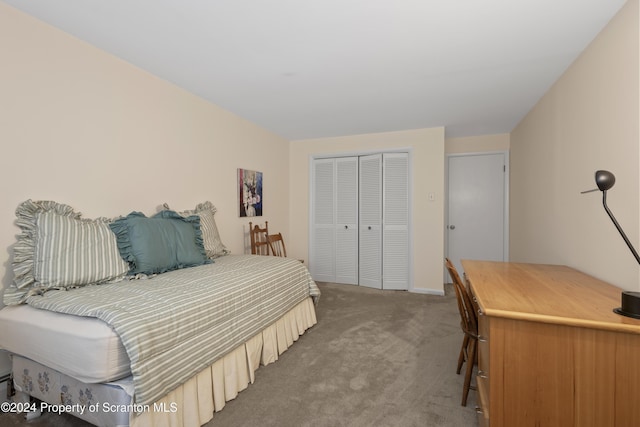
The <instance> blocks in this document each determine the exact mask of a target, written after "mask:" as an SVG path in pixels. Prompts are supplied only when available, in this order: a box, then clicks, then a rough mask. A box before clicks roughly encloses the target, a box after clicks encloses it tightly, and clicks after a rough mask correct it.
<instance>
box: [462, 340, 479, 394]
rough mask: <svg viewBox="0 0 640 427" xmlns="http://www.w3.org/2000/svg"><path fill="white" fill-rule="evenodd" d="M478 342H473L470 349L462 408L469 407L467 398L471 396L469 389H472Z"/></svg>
mask: <svg viewBox="0 0 640 427" xmlns="http://www.w3.org/2000/svg"><path fill="white" fill-rule="evenodd" d="M477 345H478V342H477V340H475V339H473V340H471V346H470V348H469V354H468V355H467V371H466V373H465V376H464V387H463V389H462V406H467V396H468V395H469V389H470V388H471V376H472V374H473V365H475V363H473V361H474V360H476V346H477Z"/></svg>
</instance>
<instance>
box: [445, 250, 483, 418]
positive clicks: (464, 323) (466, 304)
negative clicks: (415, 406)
mask: <svg viewBox="0 0 640 427" xmlns="http://www.w3.org/2000/svg"><path fill="white" fill-rule="evenodd" d="M445 264H446V266H447V270H448V271H449V275H450V276H451V280H453V289H454V290H455V292H456V300H457V302H458V311H459V312H460V327H461V328H462V332H463V333H464V338H463V339H462V347H461V348H460V354H459V356H458V369H457V370H456V373H457V374H459V373H460V370H461V369H462V365H463V363H464V362H467V368H466V372H465V376H464V386H463V389H462V403H461V404H462V406H467V396H468V395H469V390H470V389H472V390H475V387H473V386H472V385H471V376H472V374H473V366H474V365H475V364H476V360H477V357H478V356H477V351H476V350H477V348H478V317H477V314H476V311H475V309H474V305H473V302H472V300H471V296H470V295H469V293H468V292H467V288H466V287H465V286H464V284H463V283H462V280H461V279H460V275H459V274H458V271H457V270H456V267H455V266H454V265H453V263H452V262H451V261H450V260H449V258H446V259H445Z"/></svg>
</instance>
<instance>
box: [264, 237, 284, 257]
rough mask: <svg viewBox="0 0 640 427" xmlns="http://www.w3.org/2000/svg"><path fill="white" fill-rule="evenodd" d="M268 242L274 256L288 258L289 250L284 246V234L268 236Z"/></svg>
mask: <svg viewBox="0 0 640 427" xmlns="http://www.w3.org/2000/svg"><path fill="white" fill-rule="evenodd" d="M267 242H269V248H271V254H273V256H281V257H286V256H287V248H286V247H285V246H284V239H283V238H282V233H278V234H269V235H267Z"/></svg>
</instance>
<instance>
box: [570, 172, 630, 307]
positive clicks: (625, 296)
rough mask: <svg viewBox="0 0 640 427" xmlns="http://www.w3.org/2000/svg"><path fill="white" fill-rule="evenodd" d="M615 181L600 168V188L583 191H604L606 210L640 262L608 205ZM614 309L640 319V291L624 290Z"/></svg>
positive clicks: (610, 174)
mask: <svg viewBox="0 0 640 427" xmlns="http://www.w3.org/2000/svg"><path fill="white" fill-rule="evenodd" d="M615 183H616V177H615V176H614V175H613V174H612V173H611V172H609V171H603V170H599V171H597V172H596V185H597V186H598V188H597V189H596V188H594V189H593V190H587V191H583V192H582V194H584V193H590V192H592V191H598V190H600V191H602V205H603V206H604V210H605V211H606V212H607V215H609V218H611V221H613V225H615V226H616V228H617V229H618V232H620V235H621V236H622V238H623V239H624V242H625V243H626V244H627V246H628V247H629V249H630V250H631V253H632V254H633V256H634V257H635V258H636V261H638V264H640V256H638V252H636V250H635V248H634V247H633V245H632V244H631V242H630V241H629V238H628V237H627V235H626V234H625V233H624V231H623V230H622V227H620V224H618V221H616V218H615V217H614V216H613V214H612V213H611V210H609V207H608V206H607V190H610V189H611V187H613V184H615ZM613 311H614V312H615V313H618V314H622V315H623V316H628V317H633V318H636V319H640V292H631V291H623V292H622V307H619V308H614V309H613Z"/></svg>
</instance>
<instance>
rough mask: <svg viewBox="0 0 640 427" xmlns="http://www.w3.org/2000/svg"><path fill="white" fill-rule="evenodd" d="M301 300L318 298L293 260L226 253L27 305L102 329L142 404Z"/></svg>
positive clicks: (47, 296) (33, 299) (45, 296)
mask: <svg viewBox="0 0 640 427" xmlns="http://www.w3.org/2000/svg"><path fill="white" fill-rule="evenodd" d="M309 296H312V297H314V298H317V297H319V296H320V290H319V289H318V287H317V286H316V284H315V282H314V281H313V279H312V278H311V275H310V274H309V271H308V270H307V268H306V267H304V265H303V264H302V263H300V262H299V261H297V260H295V259H288V258H279V257H269V256H256V255H228V256H225V257H222V258H218V259H216V260H215V262H214V263H213V264H208V265H203V266H199V267H191V268H186V269H182V270H176V271H171V272H167V273H163V274H160V275H157V276H155V277H153V278H150V279H143V280H132V281H124V282H118V283H112V284H106V285H96V286H87V287H84V288H78V289H73V290H68V291H50V292H47V293H45V294H43V295H37V296H31V297H29V299H28V300H27V303H28V304H29V305H31V306H33V307H37V308H40V309H45V310H50V311H56V312H60V313H67V314H74V315H78V316H88V317H96V318H98V319H101V320H103V321H104V322H106V323H108V324H109V325H110V326H111V327H112V328H113V329H114V330H115V331H116V333H117V334H118V335H119V336H120V339H121V340H122V343H123V345H124V346H125V348H126V350H127V353H128V355H129V358H130V360H131V372H132V374H133V381H134V385H135V397H134V399H135V400H134V401H135V403H137V404H141V405H144V404H151V403H152V402H154V401H156V400H157V399H159V398H160V397H162V396H164V395H165V394H166V393H168V392H169V391H171V390H172V389H173V388H175V387H177V386H178V385H180V384H181V383H183V382H184V381H186V380H187V379H189V378H190V377H192V376H193V375H194V374H196V373H197V372H199V371H201V370H202V369H204V368H205V367H207V366H209V365H211V364H212V363H213V362H215V361H216V360H217V359H219V358H220V357H221V356H223V355H224V354H225V353H227V352H228V351H230V350H231V349H233V348H235V347H237V346H238V345H240V344H241V343H243V342H245V341H247V340H248V339H249V338H251V337H252V336H254V335H256V334H257V333H258V332H260V331H261V330H262V329H264V328H265V327H267V326H269V325H270V324H272V323H273V322H275V321H276V320H277V319H278V318H280V317H281V316H282V315H283V314H284V313H286V312H287V311H289V310H290V309H292V308H293V307H294V306H295V305H296V304H298V303H300V302H301V301H303V300H304V299H305V298H308V297H309Z"/></svg>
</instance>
